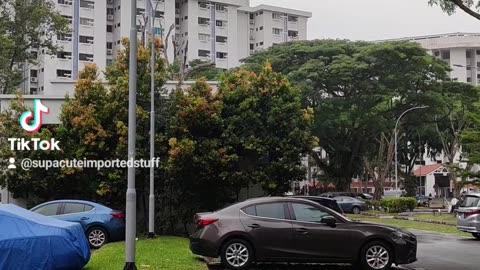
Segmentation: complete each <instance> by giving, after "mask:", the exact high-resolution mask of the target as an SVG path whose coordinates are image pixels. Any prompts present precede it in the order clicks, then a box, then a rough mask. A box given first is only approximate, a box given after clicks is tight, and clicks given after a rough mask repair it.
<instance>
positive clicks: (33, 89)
mask: <svg viewBox="0 0 480 270" xmlns="http://www.w3.org/2000/svg"><path fill="white" fill-rule="evenodd" d="M37 93H38V88H35V87H32V88H30V95H35V94H37Z"/></svg>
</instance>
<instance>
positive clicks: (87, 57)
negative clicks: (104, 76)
mask: <svg viewBox="0 0 480 270" xmlns="http://www.w3.org/2000/svg"><path fill="white" fill-rule="evenodd" d="M78 58H79V59H80V61H86V62H93V54H87V53H81V54H79V55H78Z"/></svg>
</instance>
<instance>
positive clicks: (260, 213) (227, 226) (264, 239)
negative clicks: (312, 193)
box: [190, 198, 417, 270]
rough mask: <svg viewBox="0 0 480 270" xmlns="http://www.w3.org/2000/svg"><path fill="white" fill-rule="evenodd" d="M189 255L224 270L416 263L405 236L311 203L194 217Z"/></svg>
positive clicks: (380, 269) (256, 202)
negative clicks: (209, 259)
mask: <svg viewBox="0 0 480 270" xmlns="http://www.w3.org/2000/svg"><path fill="white" fill-rule="evenodd" d="M195 220H196V223H197V231H196V232H195V233H194V234H193V235H191V236H190V249H191V250H192V252H193V253H194V254H197V255H200V256H206V257H215V258H216V257H220V258H221V260H222V264H223V265H224V266H225V267H228V268H230V269H248V268H249V267H250V266H251V264H252V263H254V262H297V263H351V264H358V265H360V266H361V267H362V268H363V269H368V270H370V269H375V270H384V269H390V267H391V265H392V263H395V264H397V265H399V264H409V263H412V262H415V261H416V260H417V258H416V253H417V240H416V237H415V235H413V234H412V233H410V232H407V231H402V230H400V229H397V228H392V227H388V226H382V225H376V224H369V223H361V222H353V221H350V220H349V219H347V218H346V217H344V216H342V215H340V214H338V213H337V212H335V211H333V210H331V209H328V208H326V207H323V206H321V205H319V204H317V203H315V202H312V201H309V200H304V199H296V198H258V199H252V200H247V201H245V202H241V203H238V204H235V205H232V206H230V207H227V208H225V209H222V210H219V211H217V212H213V213H199V214H197V215H196V216H195Z"/></svg>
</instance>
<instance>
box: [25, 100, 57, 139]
mask: <svg viewBox="0 0 480 270" xmlns="http://www.w3.org/2000/svg"><path fill="white" fill-rule="evenodd" d="M49 113H50V109H49V108H47V106H45V105H43V104H42V102H41V101H40V99H35V100H34V102H33V113H32V112H31V111H28V112H24V113H23V114H22V116H21V117H20V126H21V127H22V128H23V129H24V130H25V131H27V132H28V133H37V132H38V131H39V130H40V128H41V127H42V115H43V114H49ZM32 119H33V123H32V124H31V125H30V124H28V122H29V121H30V120H32Z"/></svg>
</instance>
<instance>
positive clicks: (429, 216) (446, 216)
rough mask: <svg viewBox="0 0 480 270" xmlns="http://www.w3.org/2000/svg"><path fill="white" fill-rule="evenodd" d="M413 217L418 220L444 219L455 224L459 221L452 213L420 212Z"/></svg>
mask: <svg viewBox="0 0 480 270" xmlns="http://www.w3.org/2000/svg"><path fill="white" fill-rule="evenodd" d="M413 217H414V218H416V219H418V220H435V221H444V222H448V223H452V224H455V223H456V222H457V218H456V217H455V216H454V215H452V214H442V215H441V216H440V215H432V214H419V215H414V216H413Z"/></svg>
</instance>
